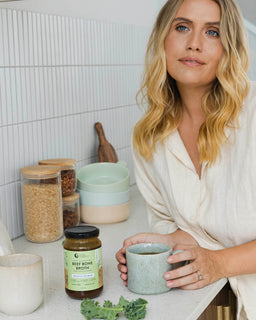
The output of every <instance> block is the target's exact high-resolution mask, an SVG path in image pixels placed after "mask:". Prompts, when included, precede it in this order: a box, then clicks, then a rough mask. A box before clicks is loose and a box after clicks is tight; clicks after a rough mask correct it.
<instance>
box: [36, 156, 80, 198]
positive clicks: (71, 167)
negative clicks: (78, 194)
mask: <svg viewBox="0 0 256 320" xmlns="http://www.w3.org/2000/svg"><path fill="white" fill-rule="evenodd" d="M38 164H39V165H54V166H59V167H61V190H62V196H63V197H67V196H70V195H71V194H73V193H74V192H75V190H76V160H75V159H46V160H40V161H39V162H38Z"/></svg>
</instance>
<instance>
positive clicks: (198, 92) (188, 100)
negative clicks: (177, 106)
mask: <svg viewBox="0 0 256 320" xmlns="http://www.w3.org/2000/svg"><path fill="white" fill-rule="evenodd" d="M178 90H179V93H180V97H181V106H182V108H183V117H185V118H187V120H189V121H190V122H191V123H194V124H195V125H198V124H199V123H200V125H201V124H202V123H203V122H204V120H205V115H204V112H203V109H202V98H203V96H204V94H205V93H206V91H207V90H208V88H205V87H204V88H202V87H187V86H182V85H178Z"/></svg>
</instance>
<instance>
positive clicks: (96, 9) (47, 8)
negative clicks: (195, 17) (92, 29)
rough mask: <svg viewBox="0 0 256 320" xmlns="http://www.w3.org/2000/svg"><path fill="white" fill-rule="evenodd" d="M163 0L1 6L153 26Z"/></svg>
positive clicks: (45, 0) (33, 0) (55, 0)
mask: <svg viewBox="0 0 256 320" xmlns="http://www.w3.org/2000/svg"><path fill="white" fill-rule="evenodd" d="M162 3H163V0H129V1H128V0H21V1H12V2H0V8H1V7H4V8H13V9H19V10H31V11H34V12H42V13H52V14H57V15H64V16H72V17H80V18H86V19H97V20H104V21H109V22H120V23H125V24H134V25H143V26H151V25H152V23H153V22H154V19H155V16H156V14H157V12H158V10H159V7H160V5H161V4H162Z"/></svg>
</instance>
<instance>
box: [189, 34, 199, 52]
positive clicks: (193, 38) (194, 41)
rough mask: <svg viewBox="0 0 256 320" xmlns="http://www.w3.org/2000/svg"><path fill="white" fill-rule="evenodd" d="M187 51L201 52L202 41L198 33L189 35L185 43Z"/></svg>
mask: <svg viewBox="0 0 256 320" xmlns="http://www.w3.org/2000/svg"><path fill="white" fill-rule="evenodd" d="M187 50H190V51H198V52H199V51H202V39H201V35H200V34H199V33H198V32H193V33H191V35H190V37H189V39H188V43H187Z"/></svg>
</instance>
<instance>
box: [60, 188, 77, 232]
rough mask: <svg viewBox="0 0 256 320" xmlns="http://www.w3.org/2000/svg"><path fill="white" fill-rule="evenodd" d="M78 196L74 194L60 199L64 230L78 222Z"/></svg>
mask: <svg viewBox="0 0 256 320" xmlns="http://www.w3.org/2000/svg"><path fill="white" fill-rule="evenodd" d="M79 197H80V194H79V193H78V192H74V193H73V194H72V195H71V196H67V197H63V198H62V207H63V227H64V230H65V229H67V228H70V227H74V226H77V225H78V224H79V222H80V203H79Z"/></svg>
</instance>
